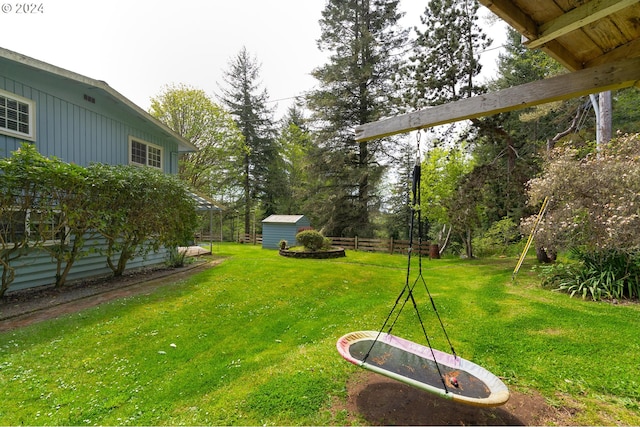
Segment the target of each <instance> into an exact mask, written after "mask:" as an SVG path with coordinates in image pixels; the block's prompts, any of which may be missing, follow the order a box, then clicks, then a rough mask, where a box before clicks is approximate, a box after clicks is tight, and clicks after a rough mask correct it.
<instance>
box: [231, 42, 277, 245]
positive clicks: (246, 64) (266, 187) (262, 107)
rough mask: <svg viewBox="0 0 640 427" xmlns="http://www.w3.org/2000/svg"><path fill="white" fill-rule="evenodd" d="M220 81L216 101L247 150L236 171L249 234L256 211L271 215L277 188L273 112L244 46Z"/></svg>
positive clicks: (256, 69) (254, 64)
mask: <svg viewBox="0 0 640 427" xmlns="http://www.w3.org/2000/svg"><path fill="white" fill-rule="evenodd" d="M224 82H225V83H226V84H227V87H224V88H221V96H220V98H221V100H222V102H223V103H224V104H225V105H226V106H227V108H228V109H229V111H230V113H231V115H232V116H233V117H234V119H235V121H236V123H237V124H238V128H239V129H240V131H241V133H242V135H243V136H244V139H245V145H246V147H247V151H246V152H245V154H244V159H243V162H242V171H240V174H241V176H242V187H243V195H242V200H241V203H242V205H243V210H244V229H245V230H244V231H245V233H250V232H251V221H252V219H253V217H254V216H255V210H256V209H259V208H260V209H261V210H262V211H263V212H264V214H265V215H270V214H272V213H275V201H276V199H277V198H278V193H279V189H280V186H279V183H280V181H281V179H280V176H279V174H280V173H281V171H280V169H279V167H278V164H277V162H278V151H279V150H278V145H277V140H276V131H275V126H274V123H273V118H272V117H273V112H272V111H271V110H270V109H269V108H268V107H267V102H268V100H269V95H268V93H267V90H266V89H261V88H260V64H259V63H258V61H257V59H256V58H255V57H254V56H252V55H250V54H249V52H248V51H247V49H246V48H245V47H243V48H242V49H241V50H240V52H239V53H238V54H237V55H236V56H235V57H234V58H233V59H232V60H231V61H230V62H229V68H228V70H226V71H225V73H224ZM257 202H260V203H261V206H258V205H257Z"/></svg>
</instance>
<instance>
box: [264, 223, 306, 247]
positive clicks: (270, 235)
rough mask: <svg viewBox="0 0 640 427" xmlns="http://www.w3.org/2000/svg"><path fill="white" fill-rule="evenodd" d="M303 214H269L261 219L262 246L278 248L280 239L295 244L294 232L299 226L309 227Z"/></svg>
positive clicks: (295, 232) (296, 232) (291, 244)
mask: <svg viewBox="0 0 640 427" xmlns="http://www.w3.org/2000/svg"><path fill="white" fill-rule="evenodd" d="M310 226H311V222H310V221H309V219H308V218H307V217H306V216H304V215H271V216H269V217H267V218H265V219H263V220H262V248H263V249H264V248H266V249H278V248H279V247H280V241H281V240H286V241H287V243H288V244H289V245H290V246H293V245H295V241H296V234H298V230H299V229H300V228H301V227H310Z"/></svg>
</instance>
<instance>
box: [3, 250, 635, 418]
mask: <svg viewBox="0 0 640 427" xmlns="http://www.w3.org/2000/svg"><path fill="white" fill-rule="evenodd" d="M214 250H215V251H216V252H217V253H218V254H219V255H222V256H224V257H227V259H226V260H225V261H224V262H223V263H222V264H221V265H219V266H217V267H215V268H212V269H210V270H207V271H204V272H201V273H198V274H196V275H194V276H192V277H191V278H189V279H187V280H184V281H179V282H176V283H175V284H172V285H170V286H166V287H163V288H161V289H159V290H158V291H157V292H155V293H154V294H153V295H149V296H139V297H133V298H127V299H124V300H119V301H116V302H113V303H109V304H105V305H103V306H100V307H97V308H94V309H90V310H86V311H83V312H81V313H77V314H74V315H69V316H66V317H64V318H61V319H57V320H52V321H47V322H43V323H39V324H35V325H33V326H31V327H27V328H24V329H22V330H19V331H13V332H7V333H2V334H0V396H1V400H2V403H1V404H0V424H2V425H7V424H11V425H18V424H30V425H62V424H64V425H93V424H102V425H116V424H117V425H131V424H135V425H158V424H162V425H170V424H171V425H173V424H190V425H196V424H197V425H207V424H208V425H213V424H217V425H258V424H260V425H262V424H279V425H340V424H344V423H346V422H347V421H346V418H345V414H344V413H342V412H338V413H337V414H334V415H332V412H331V411H330V410H329V407H330V404H331V400H332V399H333V398H337V399H345V398H346V390H345V384H346V381H347V379H348V377H349V376H350V375H353V374H354V373H356V372H358V368H357V367H355V366H354V365H351V364H349V363H348V362H346V361H344V360H343V359H342V358H340V356H339V355H338V353H337V351H336V349H335V343H336V340H337V339H338V338H339V337H340V336H341V335H343V334H345V333H347V332H351V331H355V330H361V329H374V330H375V329H378V328H379V327H380V326H381V324H382V322H383V321H384V319H385V318H386V316H387V314H388V312H389V309H390V308H391V306H392V305H393V303H394V301H395V299H396V297H397V295H398V292H399V291H400V289H401V288H402V286H403V285H404V280H405V279H404V276H405V273H406V259H405V258H404V257H402V256H398V255H394V256H391V255H386V254H369V253H361V252H352V251H348V252H347V257H346V258H339V259H333V260H299V259H290V258H283V257H279V256H278V253H277V251H271V250H263V249H261V248H260V247H258V246H251V245H235V244H223V245H218V246H216V247H214ZM515 263H516V260H515V259H491V260H472V261H469V260H459V259H442V260H425V261H424V274H425V278H426V280H427V283H428V284H429V288H430V290H431V292H432V294H433V297H434V299H435V302H436V305H437V306H438V311H439V313H440V316H441V317H442V319H443V321H444V322H445V325H446V328H447V332H448V334H449V336H450V338H451V340H452V341H453V344H454V347H455V348H456V351H457V353H458V354H459V355H460V356H462V357H464V358H465V359H468V360H471V361H473V362H474V363H477V364H479V365H481V366H484V367H486V368H487V369H489V370H490V371H492V372H493V373H494V374H496V375H498V376H501V377H502V378H503V379H504V381H505V383H506V384H507V385H508V386H509V387H510V388H511V389H513V390H518V391H522V392H527V391H528V390H532V389H533V390H537V391H538V392H540V393H541V394H542V395H543V396H545V397H546V398H547V400H548V401H549V402H551V403H552V404H557V405H561V404H567V402H568V403H570V404H571V405H573V406H575V407H579V408H580V411H579V413H578V416H577V418H576V423H578V424H627V425H638V424H640V404H639V402H640V306H639V305H638V304H626V305H612V304H609V303H604V302H603V303H594V302H588V301H582V300H579V299H575V298H574V299H570V298H569V297H568V296H567V295H565V294H558V293H554V292H551V291H549V290H545V289H541V288H540V287H539V286H538V285H537V284H536V279H535V276H533V274H532V273H531V272H530V271H529V270H530V267H531V265H532V262H531V261H529V262H528V263H525V265H524V266H523V268H522V270H521V272H520V275H519V276H518V281H517V282H515V283H514V282H512V281H511V272H512V270H513V267H514V265H515ZM417 295H418V296H419V297H420V298H421V299H422V302H423V303H425V304H428V301H427V300H426V297H425V296H424V294H423V293H422V292H420V293H418V294H417ZM425 307H426V308H429V307H428V306H425ZM425 313H430V312H429V311H425ZM424 320H425V323H426V327H427V330H428V331H429V332H430V334H431V335H432V337H433V343H434V347H437V348H441V349H443V350H445V351H447V348H448V346H447V345H446V344H445V341H444V339H443V338H442V336H441V335H440V334H439V325H438V324H437V320H436V319H435V318H434V316H433V315H432V314H428V315H426V316H425V318H424ZM421 333H422V332H421V329H420V325H419V324H418V323H417V320H416V318H415V316H414V314H413V310H412V308H410V307H407V308H406V309H405V312H404V313H403V315H402V317H401V319H400V321H399V322H398V324H397V326H396V327H395V328H394V334H396V335H399V336H402V337H405V338H408V339H412V340H416V341H418V342H422V341H423V340H422V341H420V340H421Z"/></svg>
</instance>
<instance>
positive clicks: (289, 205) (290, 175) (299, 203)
mask: <svg viewBox="0 0 640 427" xmlns="http://www.w3.org/2000/svg"><path fill="white" fill-rule="evenodd" d="M279 139H280V147H282V153H281V154H282V155H281V159H282V169H283V171H284V178H285V182H284V183H283V187H282V191H281V193H282V197H281V199H280V200H279V203H278V212H279V213H282V214H289V215H293V214H299V213H301V212H303V211H304V208H303V206H304V204H305V200H306V195H307V194H306V189H307V188H308V187H307V186H308V183H309V156H308V154H309V150H310V149H311V134H310V132H309V129H308V127H307V124H306V120H305V118H304V116H303V114H302V110H301V108H300V106H299V105H296V104H294V105H292V106H291V107H290V108H289V110H288V111H287V115H286V116H285V118H284V120H283V125H282V129H281V131H280V138H279Z"/></svg>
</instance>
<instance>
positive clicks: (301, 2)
mask: <svg viewBox="0 0 640 427" xmlns="http://www.w3.org/2000/svg"><path fill="white" fill-rule="evenodd" d="M3 2H4V3H3ZM31 4H32V5H37V6H39V7H38V8H37V9H36V10H35V13H24V10H18V5H19V4H18V3H15V2H11V3H10V2H9V0H0V29H1V30H2V39H0V40H1V41H0V46H1V47H3V48H5V49H9V50H13V51H16V52H18V53H21V54H24V55H27V56H30V57H32V58H35V59H38V60H41V61H44V62H47V63H49V64H52V65H55V66H58V67H61V68H65V69H67V70H69V71H73V72H75V73H78V74H82V75H84V76H87V77H91V78H93V79H96V80H104V81H105V82H107V83H108V84H109V85H110V86H111V87H113V88H114V89H115V90H117V91H118V92H120V93H121V94H122V95H124V96H125V97H126V98H129V99H130V100H131V101H133V102H134V103H136V104H137V105H139V106H140V107H141V108H143V109H145V110H148V108H149V105H150V98H152V97H154V96H156V95H158V94H159V93H160V92H161V91H162V88H163V86H165V85H167V84H174V83H175V84H178V83H184V84H187V85H191V86H194V87H196V88H199V89H203V90H204V91H205V92H207V94H209V95H211V96H214V95H215V94H216V93H218V84H222V83H223V80H222V74H223V72H224V71H225V70H227V69H228V68H229V67H228V64H229V61H230V60H231V59H232V58H233V57H234V56H235V55H237V53H238V52H239V51H240V49H241V48H242V47H243V46H245V47H246V48H247V50H248V52H249V53H250V54H252V55H254V56H255V57H256V58H257V60H258V62H259V63H260V64H261V66H262V68H261V80H262V87H263V88H266V89H267V91H268V93H269V95H270V98H271V100H272V101H274V104H273V105H276V104H277V105H278V111H277V117H276V118H280V116H281V115H282V114H283V113H284V112H285V111H286V109H287V107H288V106H289V105H290V104H291V102H293V101H292V99H291V98H293V97H295V96H298V95H301V94H302V93H304V92H305V91H308V90H310V89H312V88H313V87H314V86H315V83H316V81H315V79H313V78H312V77H311V76H310V72H311V71H312V70H313V69H314V68H316V67H318V66H320V65H322V64H324V63H325V62H326V55H325V54H324V53H322V52H319V51H318V49H317V45H316V40H317V39H318V38H319V36H320V27H319V24H318V20H319V19H320V17H321V12H322V10H323V9H324V6H325V0H232V1H221V0H174V1H168V0H106V1H100V2H97V1H87V0H40V1H38V0H37V1H36V2H35V3H31ZM425 5H426V0H424V1H423V0H401V5H400V7H401V9H402V10H403V11H405V12H407V15H406V17H405V19H404V21H403V25H405V26H407V27H409V26H414V25H418V24H419V16H420V15H421V14H422V12H423V11H424V6H425ZM19 12H22V13H19ZM483 14H485V15H486V14H489V12H488V11H487V10H486V9H483ZM502 33H504V30H503V29H501V30H500V32H499V35H500V36H502ZM492 36H493V34H492ZM494 38H495V37H494ZM494 44H496V43H494ZM496 54H497V51H491V52H489V53H487V54H484V55H482V60H483V63H484V64H485V68H486V67H493V64H495V60H496Z"/></svg>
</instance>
